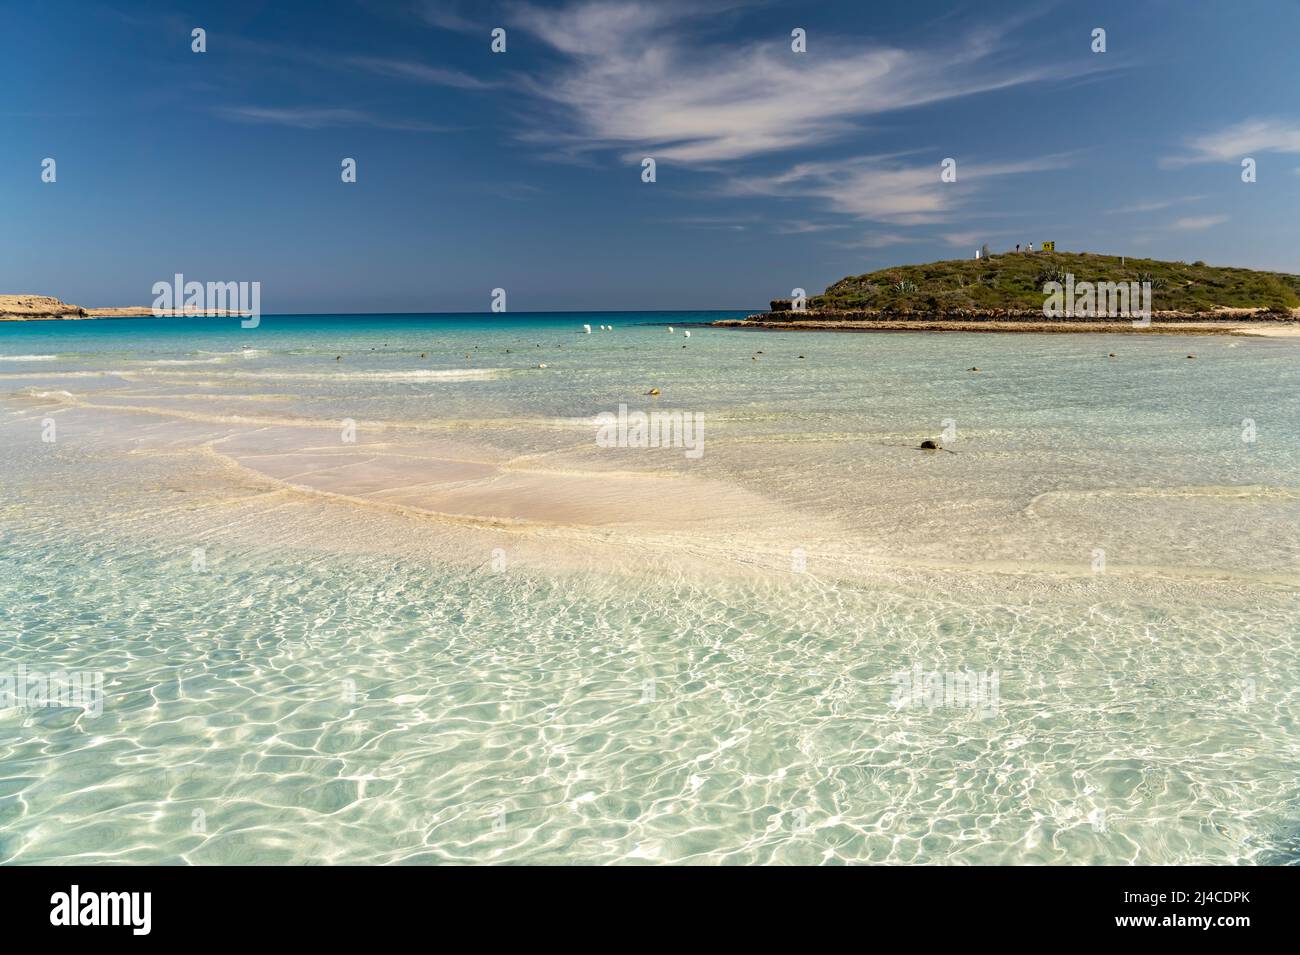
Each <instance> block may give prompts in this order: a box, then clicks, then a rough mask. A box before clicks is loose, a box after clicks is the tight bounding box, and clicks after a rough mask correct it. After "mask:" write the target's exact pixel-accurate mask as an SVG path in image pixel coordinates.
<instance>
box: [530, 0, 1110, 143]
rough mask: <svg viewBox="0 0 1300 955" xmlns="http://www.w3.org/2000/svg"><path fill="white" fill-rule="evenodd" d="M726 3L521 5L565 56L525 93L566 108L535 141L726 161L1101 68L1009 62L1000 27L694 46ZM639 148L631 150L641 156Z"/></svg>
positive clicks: (666, 0) (534, 134) (533, 28)
mask: <svg viewBox="0 0 1300 955" xmlns="http://www.w3.org/2000/svg"><path fill="white" fill-rule="evenodd" d="M718 6H724V5H722V4H719V5H714V6H713V7H712V8H707V9H706V8H702V7H699V6H698V5H696V6H694V7H692V8H688V7H687V6H685V5H684V4H682V3H679V2H671V0H663V2H656V3H650V2H646V0H639V2H628V3H610V2H600V0H584V2H578V3H573V4H571V5H569V6H567V7H563V8H561V9H558V10H557V9H552V8H545V9H543V8H539V7H535V6H531V5H523V6H521V7H519V8H518V10H517V12H516V13H515V14H514V16H513V18H512V20H513V21H514V22H518V23H519V24H520V25H521V26H523V27H524V28H525V29H527V30H529V31H530V32H532V33H534V34H535V35H536V36H538V37H539V38H540V39H541V40H542V41H543V42H544V43H546V44H547V45H548V46H550V47H551V48H552V49H553V50H555V51H556V52H558V53H559V54H561V55H562V56H563V57H564V58H565V63H564V64H563V65H562V66H561V67H560V68H559V69H558V70H557V72H556V73H555V74H554V75H548V76H546V77H545V79H544V80H542V79H533V80H526V81H525V83H526V89H527V90H528V91H529V92H530V93H532V94H533V95H534V96H536V97H538V98H539V99H541V100H542V101H545V102H549V103H550V104H552V106H553V107H554V109H553V110H551V111H550V115H549V116H548V117H547V120H548V122H549V127H548V128H545V129H542V128H535V129H533V130H532V131H531V134H530V138H532V139H534V140H549V141H551V142H553V143H554V144H555V145H556V146H557V147H558V148H559V149H560V150H562V151H564V150H567V151H569V152H571V153H572V152H577V151H581V150H582V149H585V148H591V147H597V148H599V147H613V148H626V147H631V146H635V147H636V148H638V149H653V150H654V155H655V157H656V158H658V159H660V160H668V161H671V162H678V163H695V164H704V163H718V162H724V161H731V160H739V159H746V158H749V157H754V156H759V155H763V154H768V153H772V152H776V151H779V150H786V149H793V148H803V147H809V146H814V145H819V144H823V143H826V142H829V141H832V140H835V139H837V138H840V137H842V136H844V135H846V134H848V133H849V132H851V131H853V130H855V129H857V128H859V123H860V122H861V121H862V120H863V119H864V118H867V117H871V116H876V115H879V114H882V113H886V112H889V111H894V110H903V109H908V108H912V107H917V106H923V105H926V104H929V103H936V102H940V101H943V100H949V99H954V98H957V97H963V96H970V95H972V94H977V93H984V92H988V91H991V90H998V89H1005V88H1008V87H1013V86H1018V85H1021V84H1025V83H1032V82H1037V81H1043V80H1049V79H1051V80H1060V79H1063V78H1068V77H1071V76H1077V75H1081V74H1082V73H1085V72H1091V71H1095V70H1098V69H1101V68H1103V67H1102V66H1101V65H1097V64H1096V61H1099V60H1101V59H1103V58H1099V57H1094V58H1092V60H1091V61H1081V64H1082V63H1087V64H1088V65H1086V66H1085V65H1069V64H1063V63H1061V62H1059V61H1055V62H1047V61H1044V62H1042V63H1033V62H1028V61H1027V58H1026V57H1024V56H1023V54H1022V55H1018V56H1014V57H1010V56H1008V55H1007V54H1006V51H1004V50H1003V49H1002V48H1001V44H1000V42H999V40H1000V37H999V35H998V34H997V33H996V32H993V31H988V30H985V31H980V32H976V33H972V34H970V35H969V36H967V37H966V38H965V39H964V40H960V41H958V42H956V43H954V44H951V45H948V46H943V47H934V48H930V49H907V50H905V49H900V48H897V47H892V46H886V45H882V44H879V43H875V42H872V41H871V40H869V39H866V38H854V39H853V40H851V41H850V40H848V39H845V38H838V37H835V36H832V35H830V34H816V33H814V34H813V35H812V36H811V37H810V38H809V40H808V43H809V52H808V53H807V54H796V53H792V52H791V50H790V46H789V38H788V37H786V36H784V35H782V34H780V33H778V35H777V36H776V37H774V38H773V40H772V41H771V42H765V43H738V42H736V41H735V40H734V39H728V40H727V41H726V42H719V43H713V44H705V43H694V44H692V43H691V42H690V40H689V38H691V37H698V36H699V31H696V30H694V29H693V28H691V26H690V25H688V24H685V23H683V21H684V20H686V19H688V18H690V17H692V16H694V15H696V14H698V13H700V12H710V13H716V11H717V7H718ZM629 155H630V154H629Z"/></svg>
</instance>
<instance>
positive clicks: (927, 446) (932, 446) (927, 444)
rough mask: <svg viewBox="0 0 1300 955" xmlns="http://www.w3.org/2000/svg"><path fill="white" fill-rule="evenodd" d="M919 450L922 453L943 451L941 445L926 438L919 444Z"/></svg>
mask: <svg viewBox="0 0 1300 955" xmlns="http://www.w3.org/2000/svg"><path fill="white" fill-rule="evenodd" d="M921 450H922V451H942V450H943V445H942V444H940V443H939V442H938V441H935V440H934V439H932V438H926V439H925V440H924V441H922V442H921Z"/></svg>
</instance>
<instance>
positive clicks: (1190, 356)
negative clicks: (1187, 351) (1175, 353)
mask: <svg viewBox="0 0 1300 955" xmlns="http://www.w3.org/2000/svg"><path fill="white" fill-rule="evenodd" d="M1187 357H1188V358H1195V357H1196V356H1195V355H1188V356H1187Z"/></svg>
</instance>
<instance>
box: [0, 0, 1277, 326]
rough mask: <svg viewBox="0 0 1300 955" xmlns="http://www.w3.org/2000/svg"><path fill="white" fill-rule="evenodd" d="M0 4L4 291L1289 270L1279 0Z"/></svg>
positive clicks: (372, 298)
mask: <svg viewBox="0 0 1300 955" xmlns="http://www.w3.org/2000/svg"><path fill="white" fill-rule="evenodd" d="M0 17H2V18H3V21H2V22H3V35H4V37H5V39H4V41H3V46H4V55H3V56H0V89H3V90H4V91H5V92H4V94H3V98H0V123H2V124H3V126H2V127H0V128H3V129H4V136H3V137H0V213H2V214H3V221H4V225H5V228H3V229H0V292H32V293H41V294H51V295H56V296H59V297H61V298H63V299H65V300H68V301H72V302H75V303H77V304H81V305H92V306H97V305H124V304H148V303H149V302H150V301H151V300H152V295H151V294H150V288H151V286H152V285H153V283H154V282H157V281H159V280H169V279H170V278H171V276H172V275H173V274H174V273H176V272H183V273H184V274H185V275H186V277H187V278H189V279H198V280H200V281H209V280H213V281H241V280H242V281H260V282H261V283H262V307H263V311H265V312H268V313H274V312H307V311H335V312H344V311H484V310H486V309H487V307H488V303H489V296H490V291H491V289H493V288H495V287H503V288H505V289H506V290H507V293H508V297H509V298H508V301H509V307H510V309H511V311H524V310H556V309H595V308H611V309H621V308H748V307H754V306H759V305H762V304H764V303H765V302H766V301H767V300H768V299H770V298H773V297H777V296H785V295H788V294H789V293H790V290H791V289H792V288H793V287H795V286H801V287H804V288H807V289H808V290H809V291H810V292H813V291H820V290H821V289H822V288H824V287H825V286H826V285H827V284H829V283H830V282H833V281H835V280H837V279H839V278H841V277H843V276H845V275H850V274H857V273H860V272H865V271H869V270H872V269H876V268H882V267H884V266H888V265H892V264H897V263H901V262H922V261H929V260H933V259H940V258H955V257H967V256H970V255H972V254H973V252H974V249H975V248H976V247H977V246H978V245H979V244H980V243H982V242H987V243H988V244H989V245H990V247H991V248H994V249H999V248H1008V247H1011V246H1014V244H1015V243H1016V242H1033V243H1034V244H1035V245H1036V246H1037V245H1038V244H1039V243H1041V242H1042V241H1044V240H1049V239H1050V240H1054V241H1055V242H1056V243H1057V246H1058V248H1061V249H1074V250H1092V251H1097V252H1108V253H1117V254H1118V253H1126V254H1130V255H1146V256H1152V257H1157V258H1168V259H1184V260H1187V261H1193V260H1197V259H1204V260H1205V261H1207V262H1211V263H1214V264H1226V265H1239V266H1246V267H1255V268H1273V269H1282V270H1287V271H1294V272H1300V242H1297V240H1296V223H1297V222H1300V108H1298V107H1300V95H1298V91H1300V79H1298V78H1297V74H1296V59H1295V45H1296V38H1297V37H1298V36H1300V3H1297V2H1294V0H1269V2H1261V0H1239V2H1234V3H1231V4H1229V3H1223V2H1210V0H1141V2H1132V0H1127V2H1123V3H1110V2H1091V3H1088V4H1079V3H1059V4H1055V5H1052V4H1047V5H1044V4H1039V3H1033V2H1020V3H1001V2H994V0H988V2H980V3H955V4H942V3H926V4H918V3H915V2H899V3H894V2H873V3H864V2H861V0H855V2H843V3H840V2H824V3H815V4H814V3H794V4H785V3H777V2H768V3H764V2H753V3H740V2H721V0H720V2H707V0H697V2H694V3H675V2H672V0H657V2H651V0H643V2H631V3H593V2H558V3H544V2H506V3H494V2H491V0H477V2H466V3H454V2H443V3H435V2H429V3H424V2H419V0H392V2H379V0H374V2H370V0H337V2H319V3H317V2H312V3H296V2H286V0H277V2H274V3H273V2H269V0H258V2H252V0H225V2H221V3H167V2H165V0H162V2H148V3H144V2H141V3H126V2H65V0H50V2H46V3H40V4H7V5H6V6H5V7H4V8H3V12H0ZM195 27H202V28H204V29H205V30H206V31H207V52H206V53H202V54H198V53H193V52H191V49H190V47H191V30H192V29H193V28H195ZM495 27H502V28H504V29H505V30H506V47H507V48H506V52H505V53H501V54H494V53H492V52H491V49H490V43H491V37H490V33H491V31H492V29H493V28H495ZM796 27H799V28H802V29H804V30H806V32H807V52H805V53H794V52H793V51H792V50H791V48H790V44H791V40H790V32H791V30H792V29H794V28H796ZM1096 27H1101V28H1104V29H1105V30H1106V46H1107V49H1106V52H1105V53H1094V52H1092V50H1091V43H1092V38H1091V33H1092V30H1093V29H1094V28H1096ZM646 156H650V157H654V158H655V160H656V163H657V169H656V174H657V181H656V182H654V183H644V182H642V181H641V160H642V158H643V157H646ZM1246 156H1249V157H1252V158H1254V159H1255V160H1256V162H1257V177H1258V178H1257V181H1256V182H1254V183H1243V182H1242V181H1241V167H1240V163H1241V159H1242V158H1243V157H1246ZM46 157H52V158H54V159H55V160H56V161H57V164H58V165H57V174H58V180H57V182H55V183H43V182H42V181H41V177H40V174H41V161H42V160H43V159H44V158H46ZM344 157H352V158H355V159H356V160H357V164H358V181H357V182H356V183H349V184H345V183H343V182H341V180H340V163H341V161H342V159H343V158H344ZM948 157H951V158H954V159H956V160H957V181H956V182H955V183H944V182H942V181H941V180H940V175H939V173H940V164H941V162H942V160H943V159H945V158H948Z"/></svg>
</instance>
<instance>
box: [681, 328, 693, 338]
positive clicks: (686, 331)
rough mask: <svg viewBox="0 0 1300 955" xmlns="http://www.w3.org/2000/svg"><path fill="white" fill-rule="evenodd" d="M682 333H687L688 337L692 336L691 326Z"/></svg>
mask: <svg viewBox="0 0 1300 955" xmlns="http://www.w3.org/2000/svg"><path fill="white" fill-rule="evenodd" d="M682 334H683V335H685V336H686V337H687V338H690V337H691V330H690V329H689V328H687V329H685V330H683V331H682Z"/></svg>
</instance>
